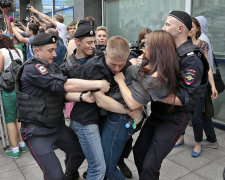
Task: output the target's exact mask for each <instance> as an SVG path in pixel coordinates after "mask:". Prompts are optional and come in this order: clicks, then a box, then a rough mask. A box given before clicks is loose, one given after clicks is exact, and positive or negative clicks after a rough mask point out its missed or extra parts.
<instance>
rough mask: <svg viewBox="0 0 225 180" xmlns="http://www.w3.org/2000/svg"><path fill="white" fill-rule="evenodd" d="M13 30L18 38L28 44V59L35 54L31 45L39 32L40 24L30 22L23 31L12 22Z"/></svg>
mask: <svg viewBox="0 0 225 180" xmlns="http://www.w3.org/2000/svg"><path fill="white" fill-rule="evenodd" d="M11 26H12V30H13V33H14V35H15V36H16V38H17V39H18V40H19V41H20V42H23V43H25V44H26V46H27V57H26V59H30V58H32V57H33V56H34V52H33V48H32V46H31V43H32V41H33V39H34V37H35V36H36V35H37V34H38V31H39V26H38V25H37V24H34V23H28V24H27V28H26V32H25V31H22V30H21V29H19V28H18V27H16V26H15V24H14V23H11Z"/></svg>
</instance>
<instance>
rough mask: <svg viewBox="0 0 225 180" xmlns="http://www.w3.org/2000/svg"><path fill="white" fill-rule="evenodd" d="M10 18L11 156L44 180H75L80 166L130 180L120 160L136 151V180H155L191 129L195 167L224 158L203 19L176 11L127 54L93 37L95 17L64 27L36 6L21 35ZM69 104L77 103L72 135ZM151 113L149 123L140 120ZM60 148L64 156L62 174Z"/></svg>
mask: <svg viewBox="0 0 225 180" xmlns="http://www.w3.org/2000/svg"><path fill="white" fill-rule="evenodd" d="M8 10H9V8H4V9H3V8H1V11H2V13H3V15H4V20H5V25H6V30H5V31H4V32H2V33H1V34H0V72H1V71H4V70H5V69H6V68H7V67H8V66H9V65H10V63H11V59H10V53H11V54H12V55H13V58H15V59H20V60H21V61H22V62H23V64H22V66H21V68H20V69H19V72H18V74H17V78H16V83H15V90H13V91H11V92H6V91H4V90H1V93H2V100H3V107H4V111H5V116H6V124H7V131H8V135H9V140H10V146H11V148H10V149H9V150H7V151H6V154H7V155H8V156H12V157H13V158H19V157H20V152H26V151H27V149H28V150H29V151H30V153H31V155H32V156H33V158H34V159H35V160H36V162H37V163H38V165H39V166H40V168H41V170H42V172H43V176H44V179H46V180H47V179H48V180H74V179H78V178H79V176H80V175H79V172H78V169H79V167H80V166H81V164H82V163H83V161H84V159H86V160H87V163H88V168H87V171H86V172H85V173H84V174H83V177H84V178H86V179H87V180H103V179H109V180H125V179H126V178H132V172H131V171H130V169H129V167H128V166H127V165H126V164H125V161H124V159H125V158H127V157H128V156H129V154H130V152H131V150H132V149H133V153H134V161H135V165H136V167H137V169H138V174H139V178H140V179H141V180H147V179H149V180H150V179H151V180H154V179H159V176H160V168H161V164H162V162H163V160H164V158H165V157H166V156H167V155H168V154H169V153H170V151H171V150H172V149H173V148H174V147H178V146H181V145H183V144H184V132H185V129H186V127H187V125H188V123H189V122H192V125H193V131H194V137H195V141H196V144H195V146H194V149H193V151H192V153H191V155H192V156H193V157H198V156H200V155H201V153H202V149H203V147H210V148H218V142H217V139H216V134H215V131H214V128H213V124H212V120H211V118H212V117H213V112H212V109H213V106H212V101H211V99H215V98H217V96H218V92H217V90H216V88H215V83H214V80H213V64H212V48H211V44H210V42H209V40H208V39H207V40H206V37H207V36H206V35H205V33H204V29H205V28H206V27H205V26H206V25H207V24H206V23H205V22H206V19H204V17H202V16H200V17H197V18H194V17H191V16H190V15H189V14H187V13H186V12H183V11H171V12H169V14H168V17H167V19H166V20H165V25H164V26H163V27H162V30H155V31H152V30H151V29H149V28H148V27H146V28H144V29H142V30H140V33H139V35H138V41H137V45H136V46H135V48H131V47H130V46H129V42H128V41H127V40H126V39H125V38H123V37H121V36H112V37H109V32H108V29H107V28H106V27H105V26H98V27H97V28H95V23H94V19H93V17H87V18H85V19H81V20H74V21H72V22H71V23H70V24H69V25H68V26H67V27H66V25H65V24H63V22H64V18H63V17H62V16H61V15H54V18H53V19H51V18H50V17H49V16H47V15H45V14H44V13H42V12H40V11H38V10H37V9H35V8H34V7H33V6H30V7H29V10H30V12H31V13H33V15H34V16H31V17H30V18H29V21H28V22H27V24H26V25H25V24H23V23H22V22H19V24H18V23H15V22H14V20H13V18H12V17H8V14H7V12H8ZM202 19H203V20H202ZM201 33H202V35H201ZM201 37H202V39H201ZM208 82H209V83H208ZM65 102H72V109H70V111H69V114H70V120H71V121H70V125H69V126H67V125H65V117H64V113H63V109H64V108H65ZM149 103H151V113H150V116H148V115H146V113H145V111H144V110H143V109H145V108H146V106H148V105H149ZM66 107H67V106H66ZM203 129H204V131H205V133H206V137H207V139H206V140H203ZM138 130H140V134H139V136H138V139H137V141H136V142H135V145H134V147H132V141H133V139H132V135H133V134H134V133H135V132H137V131H138ZM18 140H19V142H18ZM54 148H59V149H61V150H63V151H64V152H65V153H66V157H65V167H66V170H65V172H63V170H62V167H61V164H60V162H59V160H58V158H57V156H56V154H55V152H54ZM118 167H119V169H118Z"/></svg>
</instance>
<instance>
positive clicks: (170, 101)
mask: <svg viewBox="0 0 225 180" xmlns="http://www.w3.org/2000/svg"><path fill="white" fill-rule="evenodd" d="M160 102H162V103H166V104H171V105H176V106H182V105H183V104H182V103H181V101H180V99H179V98H178V97H177V96H174V94H170V95H169V96H167V97H166V98H165V99H162V100H161V101H160Z"/></svg>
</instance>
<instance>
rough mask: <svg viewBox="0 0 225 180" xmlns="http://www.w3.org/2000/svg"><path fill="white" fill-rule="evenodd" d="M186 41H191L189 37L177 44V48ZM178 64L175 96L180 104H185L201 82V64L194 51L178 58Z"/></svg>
mask: <svg viewBox="0 0 225 180" xmlns="http://www.w3.org/2000/svg"><path fill="white" fill-rule="evenodd" d="M188 43H192V41H191V39H190V40H188V41H186V42H185V43H183V44H182V45H181V46H179V47H178V49H177V50H179V49H180V48H182V46H185V45H187V44H188ZM179 64H180V66H179V67H180V74H179V84H178V91H177V96H178V98H179V99H180V101H181V102H182V104H183V105H186V104H187V103H188V102H189V101H190V99H191V96H192V95H193V94H194V93H195V90H196V88H197V87H199V85H200V84H201V82H202V75H203V64H202V61H201V59H200V58H199V57H198V56H197V55H196V54H195V53H188V54H187V56H185V57H184V58H183V59H181V60H180V62H179Z"/></svg>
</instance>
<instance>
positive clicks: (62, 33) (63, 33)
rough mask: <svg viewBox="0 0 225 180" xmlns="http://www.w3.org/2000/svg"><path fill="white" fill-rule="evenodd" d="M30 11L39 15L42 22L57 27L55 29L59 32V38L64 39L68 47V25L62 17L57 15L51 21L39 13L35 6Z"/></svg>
mask: <svg viewBox="0 0 225 180" xmlns="http://www.w3.org/2000/svg"><path fill="white" fill-rule="evenodd" d="M29 10H30V11H31V12H32V13H34V14H36V15H38V17H39V18H41V20H42V21H44V22H45V23H46V24H51V25H53V26H55V28H56V29H57V31H58V32H59V37H61V38H62V39H63V42H64V45H65V46H67V29H66V25H65V24H63V22H64V18H63V17H62V16H61V15H59V14H56V15H54V19H51V18H50V17H49V16H47V15H46V14H44V13H42V12H39V11H38V10H37V9H35V8H34V7H33V6H30V8H29Z"/></svg>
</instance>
